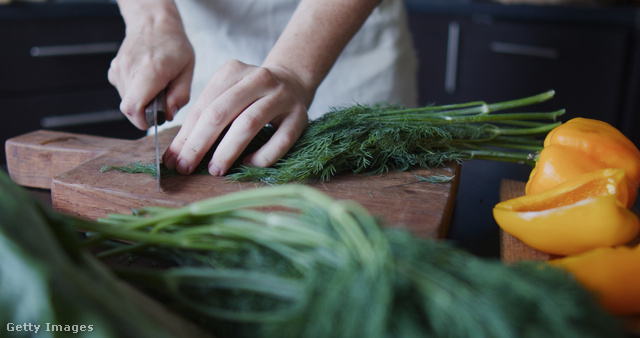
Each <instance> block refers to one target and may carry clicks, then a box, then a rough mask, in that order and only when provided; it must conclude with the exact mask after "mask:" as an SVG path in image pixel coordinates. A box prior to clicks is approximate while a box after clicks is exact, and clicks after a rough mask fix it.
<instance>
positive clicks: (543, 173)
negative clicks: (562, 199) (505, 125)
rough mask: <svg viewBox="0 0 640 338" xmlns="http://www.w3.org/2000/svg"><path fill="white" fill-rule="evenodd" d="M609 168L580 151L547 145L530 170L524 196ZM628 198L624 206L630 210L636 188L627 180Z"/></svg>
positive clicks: (568, 147) (563, 146)
mask: <svg viewBox="0 0 640 338" xmlns="http://www.w3.org/2000/svg"><path fill="white" fill-rule="evenodd" d="M606 168H610V167H609V166H608V164H607V163H604V162H602V161H600V160H599V159H596V158H595V157H593V156H591V155H590V154H587V153H585V152H584V151H582V150H581V149H578V148H575V147H570V146H565V145H560V144H549V145H547V146H546V147H544V149H542V151H540V154H539V156H538V160H537V161H536V165H535V167H534V168H533V170H531V174H530V175H529V180H528V181H527V184H526V186H525V194H526V195H532V194H537V193H540V192H543V191H546V190H549V189H551V188H553V187H554V186H556V185H558V184H560V183H562V182H564V181H566V180H568V179H570V178H572V177H576V176H580V175H582V174H586V173H588V172H591V171H596V170H600V169H606ZM627 185H628V189H627V191H628V192H629V198H628V200H627V204H626V206H627V207H628V208H630V207H631V206H633V204H634V203H635V200H636V197H637V192H638V187H637V185H636V184H635V183H634V182H633V181H631V180H629V179H627Z"/></svg>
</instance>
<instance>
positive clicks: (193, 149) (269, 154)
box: [163, 60, 313, 176]
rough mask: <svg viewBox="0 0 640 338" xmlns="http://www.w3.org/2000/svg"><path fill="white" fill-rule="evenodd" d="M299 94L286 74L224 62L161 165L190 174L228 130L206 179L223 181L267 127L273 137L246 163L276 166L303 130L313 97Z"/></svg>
mask: <svg viewBox="0 0 640 338" xmlns="http://www.w3.org/2000/svg"><path fill="white" fill-rule="evenodd" d="M303 88H304V86H302V85H301V83H300V81H299V80H298V79H297V78H296V77H295V76H294V75H293V74H292V73H290V72H288V71H286V70H285V69H282V68H275V67H274V68H265V67H258V66H251V65H247V64H244V63H242V62H240V61H235V60H234V61H229V62H227V63H226V64H225V65H223V66H222V67H221V68H220V70H219V71H218V72H216V73H215V74H214V76H213V77H212V79H211V81H210V83H209V85H208V86H207V88H206V89H205V90H204V92H203V93H202V95H201V96H200V97H199V98H198V100H197V101H196V102H195V104H194V106H193V108H192V109H191V110H190V111H189V115H187V117H186V119H185V122H184V123H183V125H182V128H181V129H180V131H179V132H178V134H177V135H176V137H175V139H174V140H173V142H172V143H171V145H170V146H169V148H168V149H167V151H166V152H165V154H164V156H163V161H164V163H165V165H166V166H167V167H168V168H169V169H176V170H177V171H178V172H179V173H181V174H190V173H192V172H193V170H194V169H195V167H196V166H197V165H198V164H199V163H200V161H201V160H202V158H203V157H204V155H205V153H206V152H207V151H208V150H209V149H210V148H211V146H212V145H213V144H214V142H215V141H216V140H217V139H218V138H219V137H220V135H221V133H222V132H223V130H224V129H225V128H226V127H227V126H229V130H228V131H227V133H226V134H225V135H224V137H223V138H222V140H220V143H219V145H218V146H217V148H216V149H215V151H214V153H213V157H212V158H211V161H210V162H209V173H211V174H212V175H216V176H219V175H224V174H225V173H226V172H227V170H229V168H230V167H231V165H232V164H233V162H234V161H235V160H236V159H238V157H239V156H240V154H241V153H242V151H243V150H244V149H245V148H246V147H247V145H248V144H249V142H250V141H251V140H252V139H253V137H254V136H255V135H256V134H257V133H258V132H259V131H260V130H261V129H262V128H263V127H264V126H265V125H266V124H268V123H271V124H272V125H273V126H275V127H276V128H277V130H276V132H275V134H274V135H273V136H272V138H271V139H270V140H269V141H268V142H267V143H266V144H265V145H264V146H263V147H262V148H260V149H259V150H257V151H256V152H255V153H252V154H249V155H248V156H247V157H246V158H245V159H244V163H245V164H246V165H254V166H260V167H266V166H270V165H272V164H274V163H275V162H276V161H277V160H278V159H279V158H280V157H282V156H283V155H284V154H285V153H286V152H287V151H288V150H289V149H290V148H291V146H292V145H293V144H294V142H295V141H296V140H297V139H298V138H299V137H300V135H301V134H302V131H303V130H304V128H305V127H306V126H307V123H308V117H307V107H308V105H309V104H310V102H311V100H312V96H313V94H309V93H308V91H305V90H304V89H303Z"/></svg>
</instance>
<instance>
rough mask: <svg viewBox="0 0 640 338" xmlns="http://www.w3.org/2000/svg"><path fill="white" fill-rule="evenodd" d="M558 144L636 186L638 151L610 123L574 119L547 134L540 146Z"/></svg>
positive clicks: (639, 179)
mask: <svg viewBox="0 0 640 338" xmlns="http://www.w3.org/2000/svg"><path fill="white" fill-rule="evenodd" d="M551 144H559V145H564V146H567V147H573V148H576V149H579V150H582V151H583V152H584V153H586V154H588V155H589V156H591V157H592V158H594V159H596V160H598V161H601V162H603V163H605V165H603V167H605V168H620V169H624V171H625V173H626V175H627V177H628V178H629V179H630V180H631V181H632V182H634V183H635V185H636V189H637V187H638V184H640V150H638V147H636V145H635V144H634V143H633V142H631V140H629V139H628V138H627V137H626V136H624V134H622V133H621V132H620V131H619V130H618V129H616V128H615V127H613V126H611V125H610V124H608V123H606V122H603V121H599V120H593V119H586V118H580V117H579V118H574V119H571V120H569V121H567V122H565V123H563V124H561V125H560V126H558V127H556V128H554V129H553V130H552V131H550V132H549V134H547V136H546V138H545V140H544V147H547V146H549V145H551Z"/></svg>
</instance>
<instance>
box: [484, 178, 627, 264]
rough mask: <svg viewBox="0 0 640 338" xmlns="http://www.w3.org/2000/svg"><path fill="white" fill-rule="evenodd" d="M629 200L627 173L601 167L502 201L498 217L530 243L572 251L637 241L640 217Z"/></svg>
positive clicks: (495, 212) (560, 251)
mask: <svg viewBox="0 0 640 338" xmlns="http://www.w3.org/2000/svg"><path fill="white" fill-rule="evenodd" d="M628 199H629V192H628V185H627V181H626V178H625V173H624V171H623V170H622V169H601V170H596V171H592V172H589V173H586V174H582V175H579V176H577V177H574V178H571V179H569V180H567V181H565V182H563V183H561V184H559V185H557V186H555V187H553V188H551V189H549V190H546V191H544V192H541V193H538V194H533V195H525V196H522V197H518V198H514V199H510V200H507V201H503V202H500V203H498V204H496V206H495V207H494V209H493V216H494V218H495V220H496V222H497V223H498V225H499V226H500V227H501V228H502V230H504V231H506V232H507V233H509V234H511V235H513V236H515V237H516V238H518V239H520V240H521V241H523V242H524V243H525V244H527V245H529V246H530V247H532V248H535V249H538V250H540V251H543V252H546V253H550V254H555V255H571V254H576V253H581V252H585V251H588V250H591V249H595V248H598V247H608V246H615V245H620V244H623V243H627V242H628V241H630V240H631V239H633V238H634V237H635V236H636V235H637V234H638V231H639V230H640V221H639V220H638V216H636V214H634V213H633V212H632V211H630V210H629V209H628V208H627V207H626V205H627V203H628Z"/></svg>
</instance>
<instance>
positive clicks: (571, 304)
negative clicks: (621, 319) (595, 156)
mask: <svg viewBox="0 0 640 338" xmlns="http://www.w3.org/2000/svg"><path fill="white" fill-rule="evenodd" d="M265 209H266V210H265ZM90 228H91V229H90V230H92V231H95V232H96V235H95V236H94V237H92V238H90V239H89V240H88V242H87V243H86V244H87V245H99V244H101V243H110V242H107V240H108V239H109V238H113V237H115V238H120V239H123V240H125V241H126V242H128V243H132V244H120V245H114V247H113V248H112V249H111V250H108V251H104V252H103V253H102V255H103V256H105V257H109V256H112V255H121V254H123V253H128V254H132V255H141V256H147V255H148V256H151V257H155V258H156V259H163V260H169V261H172V262H173V263H174V264H176V266H177V267H175V268H171V269H168V270H139V269H128V268H122V269H118V270H117V273H118V275H119V276H120V277H122V278H124V279H126V280H130V281H132V282H134V283H136V284H138V285H144V286H145V287H147V288H150V289H152V290H154V291H155V292H157V293H158V294H161V295H162V297H163V298H164V299H169V300H170V302H171V303H174V304H175V305H176V306H177V308H178V309H179V311H181V312H183V313H188V314H189V316H190V317H192V318H199V319H200V320H201V322H203V323H215V328H216V329H220V328H228V327H233V328H234V330H232V332H224V331H223V332H220V331H217V332H216V333H217V334H219V335H221V336H226V335H229V336H250V337H261V336H264V337H354V336H364V337H422V336H435V337H471V336H473V337H599V336H602V335H606V336H619V335H620V334H621V333H620V332H621V331H620V328H619V326H618V323H617V322H616V320H614V319H612V318H611V317H610V316H608V315H607V314H605V313H604V311H603V310H602V309H600V308H599V307H598V305H597V304H596V302H595V301H594V299H593V298H592V297H591V295H590V294H588V293H587V292H586V291H585V290H583V289H582V288H580V287H579V285H578V284H577V283H576V282H575V281H574V280H573V279H572V278H570V277H569V275H568V274H566V273H565V272H563V271H562V270H559V269H555V268H552V267H550V266H547V265H546V264H544V263H539V264H536V263H528V264H525V263H523V264H520V265H516V266H512V267H507V266H504V265H502V264H500V263H499V262H497V261H490V260H483V259H480V258H476V257H474V256H472V255H470V254H467V253H465V252H464V251H461V250H459V249H456V248H453V247H452V246H451V245H449V244H447V243H445V242H438V241H433V240H428V239H423V238H417V237H415V236H413V235H412V234H411V233H409V232H407V231H405V230H402V229H398V228H394V229H383V228H381V227H380V226H379V224H378V223H377V219H376V218H374V217H373V216H372V215H370V214H369V213H368V212H367V211H366V210H365V209H364V208H363V207H362V206H360V205H359V204H357V203H355V202H351V201H336V200H333V199H331V198H330V197H328V196H326V195H324V194H323V193H321V192H320V191H317V190H315V189H313V188H310V187H308V186H304V185H282V186H272V187H266V188H258V189H253V190H245V191H242V192H238V193H233V194H228V195H225V196H221V197H217V198H213V199H209V200H204V201H199V202H195V203H193V204H191V205H188V206H185V207H183V208H179V209H165V208H158V207H150V208H144V209H141V210H138V211H137V212H136V213H135V214H134V215H119V214H118V215H115V214H114V215H110V216H109V217H108V218H105V219H101V220H100V223H98V224H92V225H90ZM110 245H113V243H111V244H110Z"/></svg>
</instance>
